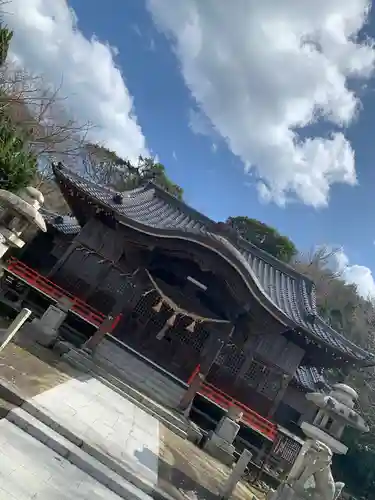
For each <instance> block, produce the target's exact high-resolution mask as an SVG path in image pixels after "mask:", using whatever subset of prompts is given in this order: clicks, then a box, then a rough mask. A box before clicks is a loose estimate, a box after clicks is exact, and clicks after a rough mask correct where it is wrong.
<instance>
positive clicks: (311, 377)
mask: <svg viewBox="0 0 375 500" xmlns="http://www.w3.org/2000/svg"><path fill="white" fill-rule="evenodd" d="M294 381H295V383H296V384H297V385H299V386H301V387H303V388H304V389H306V390H307V391H311V392H314V391H320V390H321V389H322V388H323V387H327V386H328V384H327V382H326V381H325V379H324V376H323V375H322V374H321V373H320V372H319V370H318V369H317V368H315V367H314V366H299V367H298V368H297V371H296V373H295V375H294Z"/></svg>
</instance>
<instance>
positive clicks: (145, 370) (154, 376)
mask: <svg viewBox="0 0 375 500" xmlns="http://www.w3.org/2000/svg"><path fill="white" fill-rule="evenodd" d="M115 348H116V346H115ZM116 350H118V351H120V352H119V353H117V352H115V354H120V355H122V353H123V354H124V358H123V360H122V363H119V362H118V360H117V362H116V363H115V362H114V361H116V359H114V360H112V359H110V358H103V357H102V356H101V351H100V350H98V352H95V356H94V358H93V359H94V362H95V364H97V365H98V366H101V367H102V368H103V369H104V370H106V371H108V372H109V373H111V374H112V375H114V376H115V377H116V378H118V379H120V380H124V381H125V382H128V383H129V384H131V385H132V386H133V387H136V388H137V389H138V390H140V391H141V392H144V393H146V394H147V395H149V396H150V397H151V398H153V399H157V400H158V401H159V402H161V403H163V404H166V405H168V406H172V407H176V406H177V405H178V402H179V401H180V399H181V397H182V396H183V394H184V392H185V390H186V388H185V387H184V386H183V385H182V384H178V382H175V381H173V380H171V379H169V378H168V377H167V376H165V375H163V374H162V373H160V372H158V371H157V370H156V369H154V368H152V367H150V366H148V365H147V364H146V363H145V362H143V361H140V360H138V359H135V356H131V355H129V354H128V353H127V352H126V351H124V350H123V349H121V348H116ZM132 358H133V359H132ZM128 361H130V362H131V363H130V362H129V363H128Z"/></svg>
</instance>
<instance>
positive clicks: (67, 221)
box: [40, 208, 81, 235]
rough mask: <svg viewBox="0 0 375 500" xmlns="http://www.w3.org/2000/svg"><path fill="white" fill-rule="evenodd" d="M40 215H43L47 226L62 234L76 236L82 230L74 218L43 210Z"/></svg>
mask: <svg viewBox="0 0 375 500" xmlns="http://www.w3.org/2000/svg"><path fill="white" fill-rule="evenodd" d="M40 213H41V214H42V215H43V218H44V220H45V222H46V224H47V225H48V226H50V227H53V228H54V229H56V230H57V231H59V232H60V233H63V234H66V235H75V234H78V233H79V232H80V230H81V226H80V224H79V223H78V221H77V219H76V218H75V217H73V216H70V215H59V214H57V213H53V212H50V211H49V210H45V209H43V208H41V209H40Z"/></svg>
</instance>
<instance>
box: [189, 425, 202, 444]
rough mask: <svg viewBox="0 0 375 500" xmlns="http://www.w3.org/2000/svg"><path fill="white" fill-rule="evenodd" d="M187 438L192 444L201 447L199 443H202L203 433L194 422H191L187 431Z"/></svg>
mask: <svg viewBox="0 0 375 500" xmlns="http://www.w3.org/2000/svg"><path fill="white" fill-rule="evenodd" d="M187 438H188V440H189V441H190V442H191V443H193V444H195V445H197V446H199V443H200V442H201V441H202V438H203V433H202V431H201V430H200V429H199V427H198V426H197V425H196V424H194V422H189V427H188V429H187Z"/></svg>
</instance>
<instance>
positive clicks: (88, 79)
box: [2, 0, 147, 160]
mask: <svg viewBox="0 0 375 500" xmlns="http://www.w3.org/2000/svg"><path fill="white" fill-rule="evenodd" d="M5 10H6V12H5V13H3V14H2V15H3V18H4V21H5V22H6V23H7V24H8V25H9V26H10V27H11V28H12V29H13V30H14V39H13V41H12V45H11V55H13V57H14V58H15V60H17V61H18V62H19V63H20V64H21V65H22V66H23V67H24V68H25V69H27V70H28V71H30V72H31V73H33V74H38V75H43V76H44V78H45V80H46V81H47V82H48V83H49V84H51V85H53V86H55V87H58V86H59V85H60V84H61V81H62V82H63V85H62V94H64V96H66V97H67V99H66V101H65V104H66V105H67V106H68V107H69V109H70V110H71V111H72V112H74V115H75V117H76V118H77V119H78V120H80V121H81V122H90V123H92V124H93V125H94V126H95V127H94V128H93V129H92V130H91V131H90V140H92V141H97V142H100V143H102V144H104V145H106V146H107V147H108V148H110V149H112V150H114V151H115V152H116V153H118V154H119V155H120V156H123V157H127V158H129V159H131V160H134V159H136V158H137V157H138V155H139V154H143V155H146V154H147V148H146V143H145V138H144V136H143V134H142V130H141V128H140V126H139V125H138V124H137V119H136V117H135V115H134V110H133V101H132V98H131V96H130V94H129V92H128V90H127V88H126V85H125V82H124V79H123V77H122V75H121V72H120V70H119V69H118V68H117V67H116V64H115V61H114V56H115V50H114V49H113V48H111V47H110V46H109V45H108V44H105V43H102V42H100V41H99V40H97V39H96V38H95V37H92V38H91V39H87V38H85V36H84V35H83V34H82V33H81V32H80V31H79V30H78V28H77V25H76V18H75V15H74V13H73V12H72V11H71V10H70V9H69V8H68V6H67V3H66V2H65V0H53V1H51V0H27V1H26V2H25V0H11V1H10V2H9V3H7V6H6V9H5Z"/></svg>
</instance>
